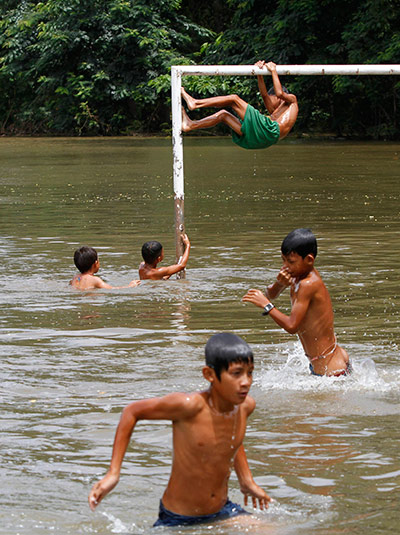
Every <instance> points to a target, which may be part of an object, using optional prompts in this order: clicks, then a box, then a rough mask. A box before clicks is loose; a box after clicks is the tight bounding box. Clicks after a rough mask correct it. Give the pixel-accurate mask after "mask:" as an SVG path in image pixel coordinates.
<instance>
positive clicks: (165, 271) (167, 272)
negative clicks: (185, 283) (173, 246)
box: [157, 234, 190, 279]
mask: <svg viewBox="0 0 400 535" xmlns="http://www.w3.org/2000/svg"><path fill="white" fill-rule="evenodd" d="M182 241H183V243H184V245H185V252H184V253H183V255H182V258H181V259H180V261H179V262H178V263H177V264H172V265H171V266H166V267H160V268H157V273H158V274H159V276H160V278H163V279H169V277H170V276H171V275H173V274H174V273H178V272H179V271H182V270H183V269H185V267H186V264H187V263H188V260H189V253H190V241H189V238H188V236H187V234H182Z"/></svg>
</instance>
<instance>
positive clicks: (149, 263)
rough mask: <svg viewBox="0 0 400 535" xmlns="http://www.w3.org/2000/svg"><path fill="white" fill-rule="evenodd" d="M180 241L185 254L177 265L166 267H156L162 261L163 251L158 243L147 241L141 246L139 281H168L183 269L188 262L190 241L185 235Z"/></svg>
mask: <svg viewBox="0 0 400 535" xmlns="http://www.w3.org/2000/svg"><path fill="white" fill-rule="evenodd" d="M182 241H183V243H184V245H185V252H184V253H183V255H182V258H180V260H179V262H178V263H177V264H173V265H172V266H166V267H157V264H159V263H160V262H162V261H163V260H164V249H163V246H162V245H161V243H160V242H158V241H147V242H146V243H144V244H143V246H142V257H143V260H144V262H142V263H141V264H140V266H139V278H140V279H153V280H160V279H169V278H170V277H171V275H173V274H174V273H178V272H179V271H182V270H183V269H185V267H186V264H187V262H188V260H189V252H190V241H189V238H188V237H187V235H186V234H183V235H182Z"/></svg>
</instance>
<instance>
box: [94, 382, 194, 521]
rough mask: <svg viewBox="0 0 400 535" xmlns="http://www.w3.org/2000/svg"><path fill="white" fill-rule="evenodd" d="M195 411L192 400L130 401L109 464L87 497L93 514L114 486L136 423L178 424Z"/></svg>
mask: <svg viewBox="0 0 400 535" xmlns="http://www.w3.org/2000/svg"><path fill="white" fill-rule="evenodd" d="M197 410H199V408H198V403H196V398H194V397H193V396H192V397H191V396H188V395H187V394H181V393H174V394H169V395H167V396H164V397H162V398H153V399H144V400H141V401H134V402H133V403H130V404H129V405H127V406H126V407H125V409H124V410H123V411H122V415H121V419H120V422H119V424H118V427H117V431H116V433H115V438H114V446H113V451H112V456H111V464H110V468H109V470H108V472H107V474H106V475H105V476H104V477H103V479H101V480H100V481H98V482H97V483H95V484H94V485H93V487H92V490H91V491H90V494H89V498H88V500H89V506H90V508H91V510H92V511H94V510H95V509H96V507H97V505H98V504H99V503H100V502H101V500H102V499H103V498H104V496H106V495H107V494H108V493H109V492H110V491H111V490H112V489H113V488H114V487H115V486H116V484H117V483H118V481H119V476H120V472H121V466H122V461H123V459H124V456H125V452H126V449H127V447H128V444H129V441H130V438H131V435H132V432H133V430H134V428H135V425H136V422H138V421H139V420H179V419H180V418H185V417H190V416H191V415H192V414H193V413H195V412H196V411H197Z"/></svg>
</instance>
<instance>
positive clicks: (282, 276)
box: [276, 267, 293, 287]
mask: <svg viewBox="0 0 400 535" xmlns="http://www.w3.org/2000/svg"><path fill="white" fill-rule="evenodd" d="M276 280H277V282H278V284H280V285H281V286H286V287H287V286H290V285H291V284H292V282H293V278H292V276H291V275H290V273H289V270H288V268H285V267H283V268H281V270H280V272H279V273H278V275H277V277H276Z"/></svg>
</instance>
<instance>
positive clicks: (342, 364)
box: [290, 269, 349, 375]
mask: <svg viewBox="0 0 400 535" xmlns="http://www.w3.org/2000/svg"><path fill="white" fill-rule="evenodd" d="M302 285H311V287H312V297H311V300H310V303H309V306H308V309H307V313H306V314H305V316H304V319H303V320H302V322H301V323H300V325H299V328H298V331H297V334H298V336H299V338H300V341H301V343H302V345H303V348H304V352H305V353H306V355H307V357H308V358H309V360H310V361H311V362H312V364H313V368H314V371H315V373H317V374H321V375H323V374H324V373H326V371H327V369H326V366H328V371H332V372H333V371H336V370H341V369H345V368H346V365H347V363H348V360H349V357H348V355H347V353H346V351H344V350H343V349H342V348H341V347H340V346H338V345H337V344H336V337H335V331H334V316H333V310H332V302H331V298H330V295H329V293H328V290H327V289H326V286H325V284H324V283H323V281H322V279H321V277H320V275H319V273H318V271H317V270H316V269H313V271H311V272H310V273H309V274H308V275H307V277H305V278H304V279H301V280H300V281H295V282H294V283H292V285H291V289H290V298H291V302H292V307H293V305H294V304H295V302H296V299H297V296H298V293H299V291H301V286H302ZM318 357H320V358H318ZM323 357H325V358H323Z"/></svg>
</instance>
